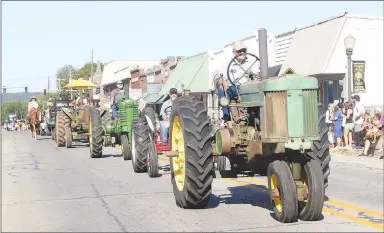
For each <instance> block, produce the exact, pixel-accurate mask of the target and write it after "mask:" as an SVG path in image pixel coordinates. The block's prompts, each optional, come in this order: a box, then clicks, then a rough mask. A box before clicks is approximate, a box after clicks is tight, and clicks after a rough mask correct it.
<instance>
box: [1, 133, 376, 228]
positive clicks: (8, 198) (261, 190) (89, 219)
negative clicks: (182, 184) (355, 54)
mask: <svg viewBox="0 0 384 233" xmlns="http://www.w3.org/2000/svg"><path fill="white" fill-rule="evenodd" d="M104 154H105V156H104V158H101V159H91V158H90V157H89V155H88V148H86V147H81V146H79V147H77V148H72V149H65V148H57V147H55V146H54V144H53V141H52V140H50V139H48V138H45V139H41V140H38V141H34V142H33V141H32V139H31V138H30V134H29V133H26V132H3V134H2V185H3V186H2V211H3V212H2V214H3V215H2V216H3V218H2V219H3V222H2V230H3V231H30V232H31V231H78V232H79V231H93V232H100V231H110V232H117V231H251V232H257V231H261V232H265V231H274V232H276V231H305V232H309V231H311V232H313V231H321V232H335V231H344V232H367V231H382V230H383V217H384V216H383V160H379V159H373V158H354V157H346V156H334V157H333V159H332V167H331V169H332V170H331V172H332V173H331V177H330V185H329V188H328V189H327V196H328V197H329V200H328V201H327V202H326V205H325V208H324V219H323V220H321V221H317V222H301V221H299V222H297V223H292V224H281V223H279V222H277V221H275V220H274V219H273V218H272V217H271V216H270V213H271V211H270V210H269V209H270V205H269V201H268V196H267V194H266V192H265V190H266V187H265V185H266V179H265V177H239V178H237V179H216V180H214V183H213V186H214V187H213V188H214V191H213V195H212V199H211V202H210V205H209V208H207V209H204V210H182V209H180V208H179V207H177V206H176V204H175V201H174V196H173V193H172V188H171V183H170V175H169V171H167V169H166V168H167V166H166V164H167V161H166V160H165V159H161V162H162V167H163V168H164V170H163V171H162V176H161V177H159V178H156V179H149V178H148V176H147V174H135V173H134V172H133V170H132V166H131V162H130V161H123V159H122V157H119V156H118V155H117V154H118V150H117V149H116V148H105V150H104Z"/></svg>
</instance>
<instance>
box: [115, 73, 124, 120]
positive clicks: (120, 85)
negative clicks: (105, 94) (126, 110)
mask: <svg viewBox="0 0 384 233" xmlns="http://www.w3.org/2000/svg"><path fill="white" fill-rule="evenodd" d="M116 86H117V91H116V92H115V93H114V94H113V95H112V96H113V102H112V119H117V118H118V113H117V111H118V110H119V105H118V103H119V101H121V100H122V99H125V93H124V85H123V82H122V81H120V80H119V81H117V82H116Z"/></svg>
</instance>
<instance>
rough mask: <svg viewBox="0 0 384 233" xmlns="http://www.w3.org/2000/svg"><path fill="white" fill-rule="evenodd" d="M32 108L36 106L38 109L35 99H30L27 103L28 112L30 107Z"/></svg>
mask: <svg viewBox="0 0 384 233" xmlns="http://www.w3.org/2000/svg"><path fill="white" fill-rule="evenodd" d="M32 108H36V109H38V108H39V104H38V103H37V102H36V101H31V102H29V103H28V112H29V111H30V110H31V109H32Z"/></svg>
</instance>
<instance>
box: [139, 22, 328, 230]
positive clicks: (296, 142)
mask: <svg viewBox="0 0 384 233" xmlns="http://www.w3.org/2000/svg"><path fill="white" fill-rule="evenodd" d="M259 47H260V48H259V51H260V59H259V58H258V57H257V56H255V55H253V54H250V53H247V52H245V53H242V54H240V55H238V56H246V57H254V58H255V59H256V60H258V61H259V63H260V78H261V81H260V80H259V81H256V80H249V81H248V82H246V83H244V84H241V85H239V84H238V83H237V82H236V80H238V78H237V79H234V78H233V77H231V74H230V72H229V70H230V68H229V67H230V66H231V64H232V63H233V62H235V59H236V58H237V57H238V56H236V57H234V59H232V61H231V62H230V64H229V66H228V71H227V78H228V80H229V81H230V82H231V84H232V86H233V87H237V93H238V96H237V98H234V99H230V98H228V97H223V98H221V99H220V103H221V105H222V106H223V107H230V108H231V119H230V120H228V121H227V122H225V125H224V126H221V127H220V128H219V129H217V130H216V132H214V137H212V129H211V125H210V124H211V123H210V119H209V117H208V115H207V108H206V106H205V104H204V102H202V101H201V100H199V99H198V98H196V97H194V96H192V95H184V96H181V97H179V98H177V99H176V100H175V102H174V103H173V106H172V113H171V115H170V129H169V138H170V147H171V151H169V152H167V156H168V157H170V167H171V181H172V185H173V192H174V195H175V199H176V203H177V205H178V206H180V207H181V208H192V209H195V208H205V207H206V206H207V204H208V202H209V200H210V196H211V192H212V186H211V185H212V181H213V176H214V169H215V168H214V162H213V161H214V156H217V157H218V168H217V169H219V170H222V171H223V170H225V167H226V164H225V161H226V159H225V158H228V160H229V162H230V167H231V172H233V173H235V174H239V173H242V172H247V171H248V172H253V173H259V174H266V175H267V177H268V189H269V194H270V199H271V203H272V205H273V211H274V216H275V218H276V219H277V220H278V221H280V222H286V223H288V222H294V221H296V220H297V219H298V218H299V219H301V220H306V221H313V220H317V219H319V218H320V216H321V213H322V209H323V204H324V196H325V188H326V187H327V186H328V177H329V174H330V168H329V162H330V160H331V157H330V154H329V143H328V138H327V127H326V124H325V114H322V111H321V110H319V109H320V107H321V106H318V97H317V92H318V81H317V79H316V78H314V77H306V76H301V75H284V76H281V77H273V78H268V74H267V70H268V60H267V59H268V58H267V57H268V54H267V35H266V30H265V29H260V30H259ZM254 64H255V63H254ZM238 65H239V64H238ZM239 66H241V64H240V65H239ZM243 70H244V74H243V75H239V76H241V77H243V76H248V77H250V76H249V70H250V68H249V69H248V70H245V69H243ZM241 77H240V78H241ZM142 130H144V129H143V128H142ZM150 135H151V136H152V134H150ZM135 137H137V135H135ZM152 150H153V149H152Z"/></svg>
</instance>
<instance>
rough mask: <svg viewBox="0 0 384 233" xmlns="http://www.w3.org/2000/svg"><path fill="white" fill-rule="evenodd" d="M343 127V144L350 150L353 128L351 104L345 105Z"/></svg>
mask: <svg viewBox="0 0 384 233" xmlns="http://www.w3.org/2000/svg"><path fill="white" fill-rule="evenodd" d="M344 109H345V112H344V119H345V126H344V142H345V147H347V148H348V149H352V132H353V128H354V124H353V105H352V103H351V102H348V103H346V104H345V108H344Z"/></svg>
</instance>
